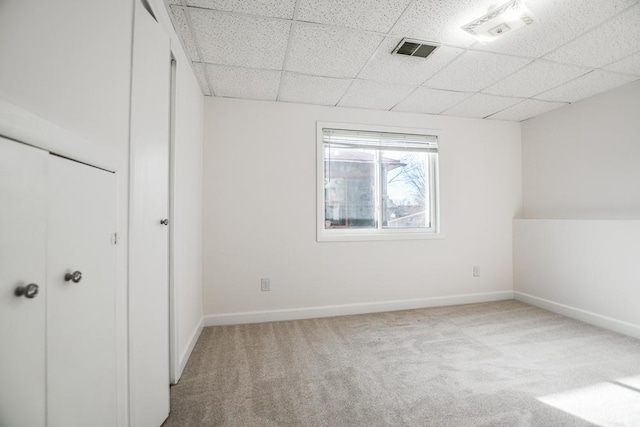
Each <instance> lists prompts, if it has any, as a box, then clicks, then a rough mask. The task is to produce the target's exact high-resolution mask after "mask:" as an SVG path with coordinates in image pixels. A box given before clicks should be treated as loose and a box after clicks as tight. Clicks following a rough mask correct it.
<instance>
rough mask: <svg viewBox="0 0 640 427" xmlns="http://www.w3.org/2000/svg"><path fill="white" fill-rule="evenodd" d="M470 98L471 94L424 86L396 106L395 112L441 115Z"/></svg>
mask: <svg viewBox="0 0 640 427" xmlns="http://www.w3.org/2000/svg"><path fill="white" fill-rule="evenodd" d="M470 96H471V94H470V93H466V92H452V91H448V90H438V89H430V88H428V87H424V86H422V87H419V88H418V89H417V90H416V91H415V92H413V93H412V94H411V95H409V96H408V97H407V98H406V99H405V100H404V101H402V102H401V103H400V104H398V105H396V106H395V107H394V108H393V111H405V112H408V113H427V114H440V113H442V112H443V111H444V110H446V109H448V108H451V107H453V106H454V105H456V104H458V103H459V102H461V101H463V100H465V99H466V98H468V97H470Z"/></svg>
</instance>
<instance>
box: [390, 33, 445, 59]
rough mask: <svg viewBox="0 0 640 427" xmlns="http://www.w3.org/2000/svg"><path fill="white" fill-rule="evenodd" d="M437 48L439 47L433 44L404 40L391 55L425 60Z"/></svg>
mask: <svg viewBox="0 0 640 427" xmlns="http://www.w3.org/2000/svg"><path fill="white" fill-rule="evenodd" d="M438 47H440V46H439V45H437V44H434V43H429V42H424V41H421V40H413V39H407V38H404V39H402V40H401V41H400V43H399V44H398V46H396V48H395V49H393V52H391V53H392V54H393V53H395V54H398V55H408V56H417V57H418V58H426V57H427V56H429V55H431V54H432V53H433V52H435V50H436V49H437V48H438Z"/></svg>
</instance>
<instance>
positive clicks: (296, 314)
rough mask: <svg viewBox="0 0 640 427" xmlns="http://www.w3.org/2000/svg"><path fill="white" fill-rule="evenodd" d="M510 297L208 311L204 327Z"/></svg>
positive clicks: (498, 294)
mask: <svg viewBox="0 0 640 427" xmlns="http://www.w3.org/2000/svg"><path fill="white" fill-rule="evenodd" d="M507 299H513V291H501V292H487V293H482V294H467V295H451V296H444V297H433V298H420V299H407V300H396V301H382V302H369V303H357V304H343V305H327V306H318V307H307V308H290V309H284V310H266V311H248V312H240V313H226V314H209V315H206V316H204V325H205V326H218V325H239V324H244V323H262V322H277V321H281V320H297V319H312V318H317V317H332V316H344V315H349V314H364V313H378V312H384V311H398V310H410V309H414V308H427V307H439V306H444V305H459V304H472V303H477V302H488V301H500V300H507Z"/></svg>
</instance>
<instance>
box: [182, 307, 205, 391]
mask: <svg viewBox="0 0 640 427" xmlns="http://www.w3.org/2000/svg"><path fill="white" fill-rule="evenodd" d="M203 325H204V318H203V319H200V322H198V325H197V326H196V328H195V329H194V330H193V333H192V334H191V338H189V344H188V345H187V348H185V350H184V351H183V352H182V354H181V355H180V360H179V361H178V372H176V383H177V382H178V380H180V377H181V376H182V372H183V371H184V368H185V366H187V362H188V361H189V356H191V352H192V351H193V348H194V347H195V346H196V343H197V342H198V338H200V334H201V333H202V328H203Z"/></svg>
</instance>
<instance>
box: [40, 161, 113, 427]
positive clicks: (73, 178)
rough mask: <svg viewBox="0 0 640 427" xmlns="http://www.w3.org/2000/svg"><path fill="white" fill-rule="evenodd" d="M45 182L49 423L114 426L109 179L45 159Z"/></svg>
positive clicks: (74, 165) (88, 168) (75, 165)
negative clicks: (71, 275) (75, 276)
mask: <svg viewBox="0 0 640 427" xmlns="http://www.w3.org/2000/svg"><path fill="white" fill-rule="evenodd" d="M48 183H49V199H48V200H49V201H48V203H49V229H48V242H47V243H48V262H47V287H48V294H47V329H48V331H47V388H48V396H49V400H48V417H47V419H48V426H49V427H58V426H59V427H67V426H89V425H90V426H105V427H107V426H114V425H116V416H117V408H116V393H117V389H116V318H115V285H116V256H115V255H116V251H115V246H114V245H113V240H112V239H113V233H114V232H115V230H116V214H117V212H116V178H115V174H113V173H111V172H106V171H103V170H101V169H97V168H94V167H91V166H87V165H84V164H81V163H77V162H74V161H71V160H67V159H64V158H61V157H55V156H50V158H49V178H48ZM75 271H80V272H81V274H82V277H81V278H80V280H79V281H78V282H74V280H73V279H72V280H68V281H67V280H65V274H66V273H73V272H75Z"/></svg>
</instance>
